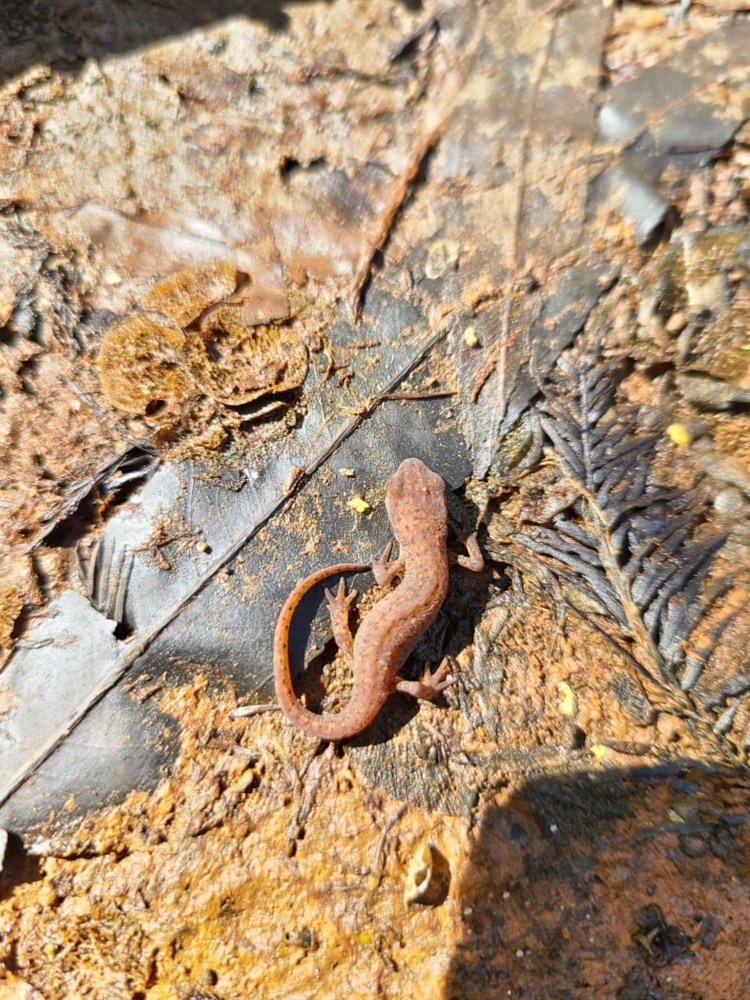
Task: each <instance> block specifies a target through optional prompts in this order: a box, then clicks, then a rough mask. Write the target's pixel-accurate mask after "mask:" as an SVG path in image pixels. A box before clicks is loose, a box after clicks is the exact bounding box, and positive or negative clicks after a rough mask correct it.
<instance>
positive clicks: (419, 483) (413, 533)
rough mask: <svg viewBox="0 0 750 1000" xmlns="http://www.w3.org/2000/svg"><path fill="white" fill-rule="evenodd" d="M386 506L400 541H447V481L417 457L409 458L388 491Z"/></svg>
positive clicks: (397, 470) (396, 473)
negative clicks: (432, 539) (433, 539)
mask: <svg viewBox="0 0 750 1000" xmlns="http://www.w3.org/2000/svg"><path fill="white" fill-rule="evenodd" d="M385 508H386V510H387V511H388V517H389V518H390V522H391V526H392V527H393V530H394V532H395V534H396V537H397V538H398V540H399V542H401V543H402V544H403V543H405V542H406V543H408V542H409V541H411V540H414V541H420V540H430V539H431V538H435V539H436V540H441V539H442V540H445V538H446V537H447V534H448V507H447V505H446V501H445V480H444V479H443V477H442V476H439V475H438V474H437V473H436V472H433V471H432V469H428V468H427V466H426V465H425V464H424V462H420V460H419V459H418V458H406V459H404V461H403V462H402V463H401V465H399V467H398V468H397V469H396V471H395V472H394V474H393V476H392V477H391V479H390V481H389V483H388V488H387V489H386V491H385Z"/></svg>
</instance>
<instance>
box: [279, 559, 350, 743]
mask: <svg viewBox="0 0 750 1000" xmlns="http://www.w3.org/2000/svg"><path fill="white" fill-rule="evenodd" d="M366 569H370V566H369V565H367V564H361V563H339V564H338V565H337V566H328V567H327V568H326V569H320V570H318V571H317V572H316V573H312V574H311V575H310V576H308V577H306V578H305V579H304V580H302V581H301V582H300V583H298V584H297V586H296V587H295V588H294V590H293V591H292V592H291V594H290V595H289V597H287V599H286V601H285V602H284V606H283V608H282V609H281V612H280V614H279V618H278V621H277V622H276V632H275V633H274V638H273V675H274V682H275V685H276V698H277V700H278V702H279V705H280V707H281V710H282V712H283V713H284V715H286V717H287V718H288V719H289V720H290V722H293V723H294V725H295V726H297V728H298V729H301V730H302V731H303V732H305V733H307V734H308V736H314V737H316V738H317V739H320V740H343V739H346V738H347V737H348V736H354V735H355V734H356V733H358V732H360V731H361V730H362V729H364V728H365V726H366V725H367V723H368V722H369V721H370V720H369V719H363V716H362V711H361V708H360V707H359V706H357V705H355V704H354V701H353V699H350V700H349V702H348V703H347V704H346V705H345V706H344V708H343V709H342V710H341V711H340V712H337V713H336V714H335V715H316V713H315V712H311V711H309V709H307V708H305V706H304V705H302V704H301V702H300V700H299V698H298V697H297V695H296V694H295V693H294V688H293V686H292V673H291V670H290V667H289V627H290V625H291V622H292V616H293V615H294V612H295V610H296V608H297V605H298V604H299V602H300V601H301V600H302V598H303V597H304V596H305V594H306V593H307V592H308V591H309V590H312V588H313V587H314V586H315V585H316V584H318V583H321V582H322V581H323V580H325V579H327V578H328V577H330V576H336V575H337V574H339V573H361V572H362V571H363V570H366Z"/></svg>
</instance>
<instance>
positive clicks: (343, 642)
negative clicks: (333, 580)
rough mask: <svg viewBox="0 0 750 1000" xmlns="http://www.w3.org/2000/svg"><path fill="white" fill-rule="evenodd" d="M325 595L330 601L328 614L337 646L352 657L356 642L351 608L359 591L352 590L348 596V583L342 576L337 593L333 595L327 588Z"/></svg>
mask: <svg viewBox="0 0 750 1000" xmlns="http://www.w3.org/2000/svg"><path fill="white" fill-rule="evenodd" d="M325 595H326V599H327V601H328V613H329V615H330V616H331V628H332V629H333V637H334V639H335V640H336V645H337V646H338V647H339V649H340V650H341V652H342V653H344V654H346V655H348V656H351V655H352V652H353V650H354V640H353V638H352V631H351V629H350V628H349V608H350V607H351V606H352V603H353V601H354V599H355V598H356V596H357V591H356V590H351V591H350V592H349V593H348V594H347V592H346V582H345V580H344V578H343V576H342V577H341V580H340V581H339V586H338V590H337V591H336V593H335V594H333V593H331V591H330V590H328V588H326V591H325Z"/></svg>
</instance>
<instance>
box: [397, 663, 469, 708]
mask: <svg viewBox="0 0 750 1000" xmlns="http://www.w3.org/2000/svg"><path fill="white" fill-rule="evenodd" d="M455 683H456V678H455V677H454V676H453V675H452V674H451V665H450V661H449V660H448V657H447V656H446V658H445V659H444V660H443V662H442V663H441V664H440V666H439V667H438V668H437V670H436V671H435V672H434V673H430V672H429V671H428V672H427V673H426V674H425V676H424V677H423V678H422V680H421V681H399V682H398V683H397V684H396V690H397V691H400V692H401V693H402V694H410V695H411V696H412V698H422V699H423V700H424V701H433V700H434V699H435V698H437V696H438V695H439V694H441V693H442V692H443V691H445V689H446V688H449V687H450V686H451V684H455Z"/></svg>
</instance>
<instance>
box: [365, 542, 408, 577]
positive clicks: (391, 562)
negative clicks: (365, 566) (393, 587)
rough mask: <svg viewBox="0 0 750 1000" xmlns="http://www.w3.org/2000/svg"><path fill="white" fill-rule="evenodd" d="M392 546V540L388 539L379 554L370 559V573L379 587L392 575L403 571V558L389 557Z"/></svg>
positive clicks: (394, 575)
mask: <svg viewBox="0 0 750 1000" xmlns="http://www.w3.org/2000/svg"><path fill="white" fill-rule="evenodd" d="M392 548H393V542H392V541H390V542H388V544H387V545H386V547H385V548H384V549H383V551H382V553H381V555H380V556H379V557H378V558H377V559H373V561H372V575H373V576H374V577H375V583H377V584H378V586H380V587H384V586H385V585H386V584H387V583H390V582H391V580H392V579H393V578H394V577H396V576H398V575H399V574H400V573H403V572H404V561H403V559H391V549H392Z"/></svg>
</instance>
